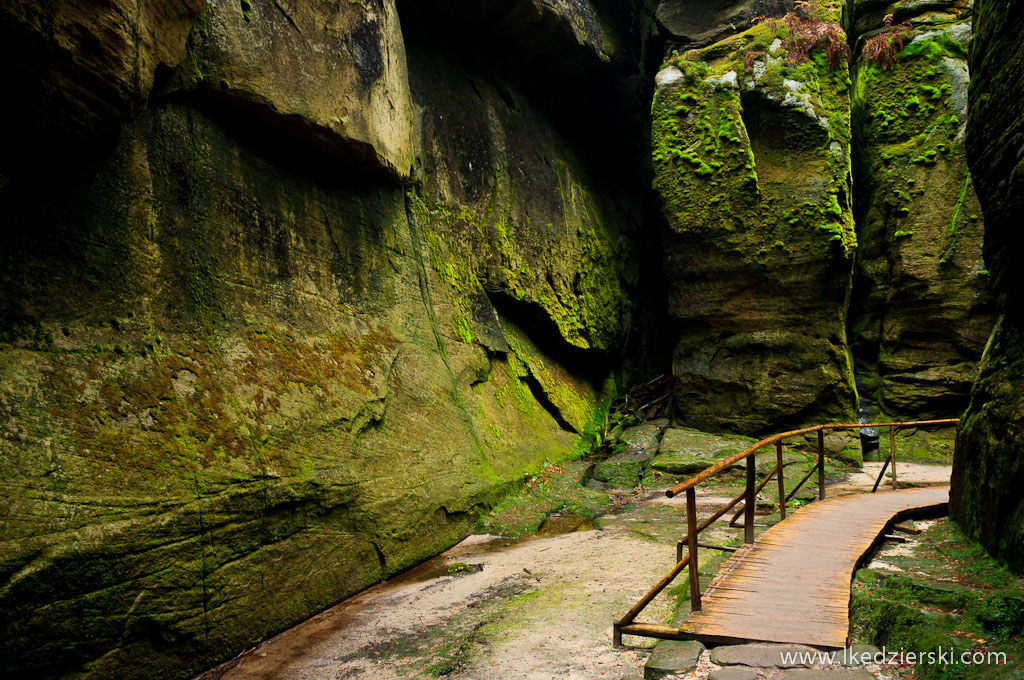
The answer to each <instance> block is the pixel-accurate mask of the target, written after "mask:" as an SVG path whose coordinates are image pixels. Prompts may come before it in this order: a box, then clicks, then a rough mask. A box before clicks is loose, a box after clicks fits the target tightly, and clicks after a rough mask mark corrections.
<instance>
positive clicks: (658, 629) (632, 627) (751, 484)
mask: <svg viewBox="0 0 1024 680" xmlns="http://www.w3.org/2000/svg"><path fill="white" fill-rule="evenodd" d="M959 422H960V419H959V418H944V419H940V420H917V421H912V422H902V423H840V424H836V425H814V426H813V427H804V428H801V429H799V430H790V431H789V432H782V433H779V434H773V435H772V436H770V437H765V438H764V439H762V440H761V441H759V442H757V443H755V444H752V445H750V446H748V447H747V448H745V449H743V450H742V451H739V452H738V453H734V454H733V455H731V456H729V457H728V458H726V459H724V460H721V461H719V462H718V463H716V464H714V465H712V466H711V467H709V468H708V469H706V470H704V471H703V472H701V473H699V474H697V475H694V476H693V477H691V478H689V479H687V480H686V481H684V482H680V483H679V484H676V485H675V486H673V487H672V488H671V489H668V490H667V491H666V492H665V495H667V496H668V497H669V498H672V497H673V496H675V495H677V494H680V493H682V492H684V491H685V492H686V523H687V531H686V535H685V536H684V537H683V539H682V540H681V541H679V543H678V544H677V546H676V565H675V566H674V567H673V568H672V570H671V571H670V572H669V573H668V574H666V575H665V576H664V578H662V579H661V580H660V581H659V582H658V583H657V584H655V586H654V587H653V588H651V589H650V590H649V591H648V592H647V594H646V595H644V596H643V597H642V598H641V599H640V601H639V602H637V603H636V604H635V605H634V606H633V608H632V609H630V610H629V611H628V612H627V613H626V615H625V616H623V617H622V618H621V619H619V620H618V621H616V622H615V624H614V626H613V628H612V639H613V643H614V645H615V646H616V647H618V646H620V645H621V644H622V635H623V634H624V633H625V634H627V635H641V636H646V637H656V638H658V637H661V638H669V639H679V631H678V630H676V629H674V628H672V627H670V626H662V625H654V624H646V623H635V621H636V617H637V616H638V615H639V614H640V612H641V611H643V609H644V608H645V607H646V606H647V605H648V604H650V602H651V601H652V600H653V599H654V598H655V597H657V595H658V593H660V592H661V591H662V590H664V589H665V588H666V587H668V585H669V584H670V583H671V582H672V581H673V580H674V579H675V578H676V576H678V575H679V573H680V572H681V571H682V570H683V569H684V568H689V575H690V608H691V610H692V611H698V610H700V608H701V593H700V580H699V577H698V573H697V572H698V564H699V562H698V560H697V550H698V548H700V547H703V548H712V549H717V550H734V549H733V548H729V547H726V546H717V545H716V546H712V545H707V544H705V543H700V542H698V540H697V538H698V536H699V534H700V532H701V531H703V530H704V529H706V528H708V527H709V526H711V525H712V524H713V523H714V522H715V521H716V520H717V519H719V518H720V517H722V516H723V515H725V514H726V513H727V512H729V511H730V510H732V509H733V507H735V506H736V505H737V504H738V503H739V502H740V501H741V500H742V501H743V508H742V509H741V510H740V512H738V513H736V516H735V517H733V519H732V521H731V522H729V525H730V526H735V524H734V522H735V521H736V520H737V519H738V518H739V515H740V514H741V513H742V514H744V515H745V518H744V523H743V542H744V543H753V542H754V503H755V501H756V498H757V494H758V492H759V491H761V490H762V489H763V488H764V487H765V486H766V485H767V483H768V481H769V480H770V479H771V478H772V476H774V475H778V482H779V514H780V515H781V518H782V519H785V518H786V503H787V502H788V501H789V499H790V498H792V497H793V496H794V495H795V494H796V493H797V491H798V490H799V489H800V487H802V486H803V485H804V483H805V482H807V480H808V479H810V478H811V475H812V474H814V471H815V470H817V472H818V498H819V500H823V499H824V498H825V437H824V433H825V431H826V430H859V429H863V428H868V427H875V428H882V427H887V428H889V457H888V458H886V461H885V465H884V466H882V471H881V472H880V473H879V474H878V479H876V480H875V485H874V487H873V488H872V492H874V491H876V490H877V489H878V485H879V483H881V481H882V477H883V476H884V475H885V471H886V469H888V467H889V465H890V464H891V465H892V488H893V489H895V488H896V430H897V429H898V428H905V427H928V426H936V425H956V424H957V423H959ZM812 432H816V433H817V434H818V451H817V459H818V460H817V462H816V463H815V464H814V465H813V466H811V469H810V471H809V472H808V473H807V474H806V475H804V477H803V479H801V480H800V482H799V483H798V484H797V485H796V486H795V487H794V488H793V489H792V490H791V491H790V492H789V493H788V494H787V493H786V487H785V482H784V480H783V474H784V473H783V469H784V467H785V466H784V464H783V458H782V441H783V440H784V439H786V438H787V437H797V436H800V435H803V434H810V433H812ZM772 444H774V445H775V455H776V465H775V467H774V469H772V471H771V472H770V473H768V474H767V475H766V476H765V478H764V479H763V480H762V481H761V483H760V484H758V485H755V471H754V467H755V465H756V460H757V459H756V455H757V451H758V450H759V449H761V448H762V447H765V446H769V445H772ZM744 458H745V459H746V488H745V490H744V491H743V492H742V493H740V495H738V496H736V497H735V498H733V499H732V500H731V501H730V502H729V503H727V504H726V506H725V507H724V508H720V509H719V510H718V511H717V512H716V513H714V514H713V515H712V516H711V517H710V518H708V519H706V520H705V521H703V522H701V523H700V525H698V524H697V502H696V486H697V485H698V484H700V483H701V482H704V481H707V480H708V479H711V478H712V477H714V476H715V475H718V474H720V473H721V472H722V471H724V470H725V469H727V468H729V467H731V466H733V465H735V464H736V463H738V462H739V461H740V460H743V459H744ZM683 547H686V548H687V551H686V554H685V555H684V554H683Z"/></svg>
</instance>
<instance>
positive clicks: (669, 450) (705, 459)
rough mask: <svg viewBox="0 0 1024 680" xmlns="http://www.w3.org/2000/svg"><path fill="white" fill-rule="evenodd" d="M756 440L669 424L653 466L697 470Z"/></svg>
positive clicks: (668, 471) (665, 469)
mask: <svg viewBox="0 0 1024 680" xmlns="http://www.w3.org/2000/svg"><path fill="white" fill-rule="evenodd" d="M753 443H754V440H753V439H748V438H746V437H728V436H720V435H714V434H708V433H707V432H699V431H697V430H687V429H683V428H676V427H673V428H669V429H668V430H665V435H664V436H663V437H662V439H661V448H660V452H659V453H658V455H657V457H655V459H654V460H653V461H651V468H653V469H655V470H658V471H659V472H664V473H666V474H669V475H688V474H695V473H697V472H700V471H701V470H704V469H705V468H709V467H711V466H712V465H714V464H715V463H717V462H718V461H720V460H724V459H726V458H728V457H729V456H731V455H733V454H734V453H739V452H740V451H742V450H743V449H745V448H747V447H748V446H750V445H751V444H753Z"/></svg>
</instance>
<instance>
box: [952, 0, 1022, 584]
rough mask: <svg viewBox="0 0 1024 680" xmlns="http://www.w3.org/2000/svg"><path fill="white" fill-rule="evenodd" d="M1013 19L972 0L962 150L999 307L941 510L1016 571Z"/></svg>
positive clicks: (1018, 397)
mask: <svg viewBox="0 0 1024 680" xmlns="http://www.w3.org/2000/svg"><path fill="white" fill-rule="evenodd" d="M1022 21H1024V6H1021V5H1020V4H1015V3H1003V2H994V1H992V0H978V2H976V3H975V5H974V28H975V37H974V44H973V45H972V48H971V56H970V62H971V71H972V73H973V74H974V77H973V79H972V81H971V90H970V103H969V108H970V115H969V122H968V129H967V159H968V162H969V164H970V166H971V173H972V178H973V181H974V185H975V187H976V189H977V192H978V198H979V200H980V201H981V206H982V210H984V213H985V241H984V253H985V261H986V263H987V265H988V268H989V270H990V271H991V279H992V289H993V292H994V294H995V295H996V298H997V309H998V312H999V314H1000V315H1001V316H1000V319H999V321H998V322H997V323H996V328H995V330H994V331H993V334H992V337H991V338H990V339H989V342H988V345H987V346H986V348H985V354H984V356H983V357H982V360H981V367H980V375H979V377H978V380H977V382H975V384H974V388H973V389H972V391H971V403H970V407H969V408H968V410H967V412H966V413H965V414H964V416H963V420H962V421H961V424H960V430H959V433H958V436H957V445H956V454H955V457H954V461H953V479H952V488H951V491H950V513H951V515H952V517H953V518H954V519H956V521H957V522H958V523H959V524H960V526H961V527H963V529H964V531H965V533H967V534H968V535H969V536H972V537H974V538H976V539H978V540H980V541H981V542H982V543H983V544H984V545H985V547H986V548H988V549H989V551H990V552H992V553H993V554H994V555H996V556H997V557H999V558H1000V559H1001V560H1003V561H1006V562H1008V563H1009V564H1010V565H1011V566H1012V567H1013V568H1014V569H1015V570H1017V571H1021V570H1024V499H1022V498H1021V495H1020V488H1021V485H1022V484H1024V464H1022V463H1024V458H1022V454H1021V450H1022V448H1021V446H1022V436H1021V433H1020V423H1021V421H1022V419H1024V396H1022V392H1021V390H1020V385H1021V381H1022V380H1024V351H1022V350H1021V342H1022V338H1024V300H1022V299H1021V295H1020V290H1021V282H1022V280H1024V279H1022V268H1021V266H1020V263H1019V262H1018V261H1017V253H1018V252H1019V248H1018V247H1019V244H1020V242H1021V237H1020V216H1021V215H1022V214H1024V166H1022V165H1021V162H1020V159H1021V156H1022V155H1024V99H1022V98H1021V97H1020V96H1019V94H1020V92H1022V91H1024V35H1022V31H1024V29H1022V27H1024V23H1022ZM1008 93H1013V94H1012V95H1008Z"/></svg>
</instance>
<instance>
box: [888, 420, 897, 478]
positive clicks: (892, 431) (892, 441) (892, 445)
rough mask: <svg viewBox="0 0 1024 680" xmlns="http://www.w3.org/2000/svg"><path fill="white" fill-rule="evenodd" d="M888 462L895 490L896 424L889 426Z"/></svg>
mask: <svg viewBox="0 0 1024 680" xmlns="http://www.w3.org/2000/svg"><path fill="white" fill-rule="evenodd" d="M889 464H890V465H892V490H893V491H895V490H896V426H895V425H890V426H889Z"/></svg>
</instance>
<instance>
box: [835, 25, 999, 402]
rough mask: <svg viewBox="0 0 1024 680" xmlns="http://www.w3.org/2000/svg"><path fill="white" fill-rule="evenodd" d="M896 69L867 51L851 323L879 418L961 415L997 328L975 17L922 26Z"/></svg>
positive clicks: (857, 93) (859, 100)
mask: <svg viewBox="0 0 1024 680" xmlns="http://www.w3.org/2000/svg"><path fill="white" fill-rule="evenodd" d="M910 25H911V26H917V27H918V30H916V32H914V33H911V34H909V35H908V36H907V37H906V44H905V46H904V47H903V49H902V52H901V53H900V54H899V57H898V60H897V62H896V63H895V65H894V66H893V67H892V68H891V69H884V68H883V66H881V65H879V64H877V63H871V62H869V61H867V60H866V59H865V58H864V57H863V56H862V57H861V59H860V61H859V62H858V64H857V68H856V69H855V77H854V78H855V87H854V98H853V107H854V108H853V111H854V115H853V119H854V127H855V130H856V131H857V134H856V135H855V139H856V140H857V145H856V149H855V151H856V153H855V158H857V159H859V167H858V175H857V176H858V178H859V180H858V184H857V191H856V192H855V198H856V202H855V208H856V212H857V214H858V220H857V225H858V227H857V228H858V233H857V239H858V242H859V244H860V248H859V250H858V256H857V273H856V276H855V282H854V290H855V294H854V303H853V305H852V310H851V316H852V317H853V318H852V319H851V327H852V328H853V343H854V356H855V360H856V362H857V377H858V381H859V384H860V386H861V388H862V390H863V391H864V394H863V395H862V396H868V397H870V398H871V401H872V403H873V404H875V405H876V406H877V409H878V412H879V413H880V414H884V415H878V419H882V420H884V419H887V418H891V419H902V420H911V419H920V418H930V417H954V416H956V415H958V414H959V413H960V412H961V411H962V410H963V408H964V406H965V405H966V403H967V394H968V391H969V389H970V385H971V383H972V382H973V380H974V377H975V376H976V371H977V368H976V367H977V360H978V358H979V357H980V356H981V351H982V349H983V348H984V345H985V341H986V340H987V338H988V334H989V332H990V330H991V324H992V311H991V307H990V297H989V294H988V272H987V271H986V270H985V264H984V262H983V261H982V258H981V248H980V245H981V238H982V233H983V229H984V219H983V217H982V211H981V207H980V205H979V204H978V200H977V197H976V196H975V193H974V187H973V184H972V182H971V173H970V171H969V170H968V168H967V160H966V156H965V150H964V139H965V129H966V125H967V86H968V75H967V62H966V58H967V44H968V42H969V40H970V23H968V22H960V23H953V24H949V25H945V26H941V27H938V28H932V27H930V26H928V25H924V26H920V25H918V24H917V23H916V22H914V23H911V24H910Z"/></svg>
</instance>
